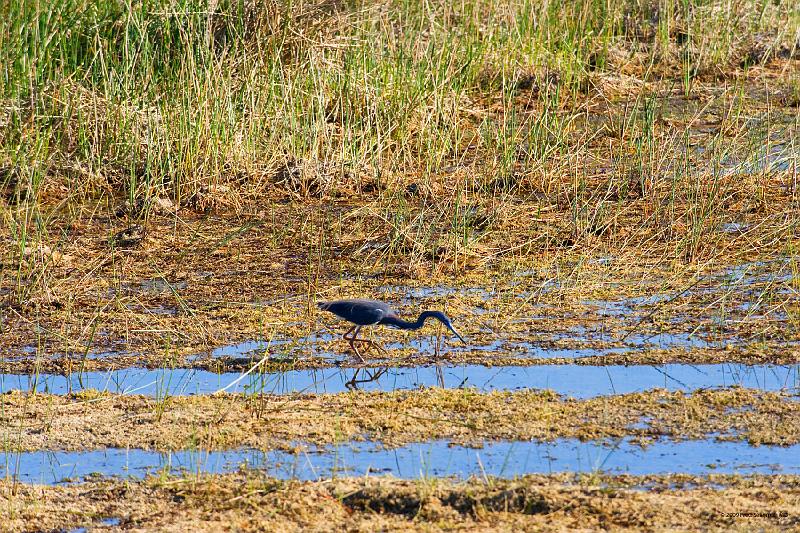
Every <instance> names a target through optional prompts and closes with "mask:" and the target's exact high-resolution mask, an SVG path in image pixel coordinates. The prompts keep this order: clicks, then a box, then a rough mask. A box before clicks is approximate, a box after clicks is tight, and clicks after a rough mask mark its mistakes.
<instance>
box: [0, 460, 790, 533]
mask: <svg viewBox="0 0 800 533" xmlns="http://www.w3.org/2000/svg"><path fill="white" fill-rule="evenodd" d="M641 486H645V487H651V488H652V489H653V490H649V491H642V490H637V488H638V487H641ZM0 498H2V499H5V500H7V504H6V505H2V506H0V520H1V521H2V523H3V524H4V525H5V526H6V527H8V528H9V529H13V530H15V531H24V532H33V531H42V530H61V529H67V528H73V527H78V526H93V527H97V526H102V521H103V520H108V519H112V520H114V519H115V520H116V524H117V526H118V527H119V528H124V529H138V530H144V531H156V530H157V531H187V530H192V531H219V530H220V529H223V528H226V527H230V526H231V525H235V527H236V528H237V529H239V530H242V531H309V530H312V531H330V529H331V528H335V529H342V530H368V531H374V530H378V529H381V530H406V529H411V530H415V529H425V530H430V531H441V530H451V529H459V530H464V529H466V530H480V531H508V530H550V531H575V530H576V529H587V528H589V529H614V530H642V529H656V530H661V529H664V530H685V531H689V530H694V531H696V530H698V529H703V530H709V531H751V530H753V529H754V528H757V529H759V530H761V531H784V530H786V529H787V528H796V527H797V526H798V525H799V524H800V482H799V481H798V477H797V476H777V477H776V476H769V477H764V476H752V477H739V476H716V475H711V476H704V477H694V476H686V475H671V476H645V477H636V476H604V475H602V474H590V475H580V476H575V475H566V474H561V475H550V476H543V475H537V476H525V477H523V478H521V479H516V480H502V479H494V478H482V479H471V480H468V481H461V482H454V481H451V480H444V479H440V480H436V479H428V480H425V479H423V480H418V481H406V480H393V479H389V478H372V479H370V478H361V479H352V478H345V479H333V480H326V481H318V482H300V481H281V480H276V479H272V478H269V477H265V476H262V475H259V474H257V473H252V472H251V473H242V474H228V475H199V476H189V477H184V478H175V477H169V476H162V477H151V478H149V479H147V480H144V481H141V482H131V481H117V480H96V481H89V482H86V483H82V484H75V485H63V486H57V487H46V486H30V485H19V484H14V483H13V482H8V481H2V482H0ZM736 513H753V514H754V516H751V517H742V516H739V517H737V516H736ZM98 529H100V530H101V528H98Z"/></svg>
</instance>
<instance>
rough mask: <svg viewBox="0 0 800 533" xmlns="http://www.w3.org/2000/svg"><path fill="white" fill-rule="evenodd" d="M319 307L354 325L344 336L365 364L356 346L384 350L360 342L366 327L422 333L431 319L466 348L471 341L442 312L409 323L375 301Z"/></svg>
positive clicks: (332, 303) (337, 302)
mask: <svg viewBox="0 0 800 533" xmlns="http://www.w3.org/2000/svg"><path fill="white" fill-rule="evenodd" d="M317 307H319V308H320V309H322V310H323V311H330V312H331V313H333V314H334V315H336V316H338V317H339V318H343V319H345V320H347V321H348V322H352V323H353V324H355V326H353V327H352V328H350V329H348V330H347V332H346V333H345V334H344V339H345V340H346V341H347V342H348V343H349V344H350V347H351V348H352V349H353V351H354V352H355V353H356V355H357V356H358V358H359V359H361V360H362V361H363V360H364V358H363V357H362V356H361V353H360V352H359V351H358V348H356V345H355V343H356V342H363V343H365V344H366V345H367V346H375V347H376V348H378V349H381V350H382V348H381V347H380V346H379V345H377V344H375V343H374V342H372V341H371V340H369V339H359V338H358V332H359V331H360V330H361V328H362V327H364V326H374V325H376V324H384V325H386V326H391V327H394V328H398V329H415V330H416V329H419V328H421V327H422V326H423V325H425V320H426V319H428V318H435V319H437V320H439V322H441V323H442V324H444V325H445V326H447V328H448V329H449V330H450V331H452V332H453V333H455V335H456V337H458V338H459V339H460V340H461V342H463V343H464V344H466V342H467V341H465V340H464V337H462V336H461V334H460V333H458V332H457V331H456V328H454V327H453V324H451V323H450V319H449V318H447V315H445V314H444V313H442V312H441V311H423V312H422V313H420V315H419V318H417V321H416V322H407V321H405V320H403V319H402V318H400V317H399V316H397V313H395V312H394V311H393V310H392V308H391V307H389V304H387V303H384V302H377V301H375V300H361V299H357V300H336V301H333V302H318V303H317Z"/></svg>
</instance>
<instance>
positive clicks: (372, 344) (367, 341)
mask: <svg viewBox="0 0 800 533" xmlns="http://www.w3.org/2000/svg"><path fill="white" fill-rule="evenodd" d="M360 329H361V326H358V327H356V328H355V332H354V333H353V335H352V337H350V339H349V340H352V342H363V343H364V344H365V345H366V346H367V349H369V348H377V349H378V351H380V352H381V353H387V352H386V349H385V348H384V347H383V346H381V345H380V344H378V343H377V342H375V341H373V340H372V339H359V338H358V332H359V330H360ZM351 346H352V345H351ZM353 349H355V348H353Z"/></svg>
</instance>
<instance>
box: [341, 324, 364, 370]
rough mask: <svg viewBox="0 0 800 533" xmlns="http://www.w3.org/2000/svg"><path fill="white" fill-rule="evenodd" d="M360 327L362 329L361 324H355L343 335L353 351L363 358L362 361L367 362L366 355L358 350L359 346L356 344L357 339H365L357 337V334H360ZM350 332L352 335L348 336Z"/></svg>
mask: <svg viewBox="0 0 800 533" xmlns="http://www.w3.org/2000/svg"><path fill="white" fill-rule="evenodd" d="M360 329H361V326H353V327H352V328H350V329H348V330H347V331H346V332H345V334H344V335H343V338H344V339H345V340H346V341H347V343H348V344H349V345H350V348H352V349H353V351H354V352H355V353H356V355H357V356H358V358H359V359H361V362H362V363H364V362H365V360H364V357H363V356H362V355H361V353H360V352H359V351H358V348H356V345H355V341H360V340H363V339H358V338H356V336H357V335H358V330H360ZM348 334H351V335H350V336H349V337H348Z"/></svg>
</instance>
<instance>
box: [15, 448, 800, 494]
mask: <svg viewBox="0 0 800 533" xmlns="http://www.w3.org/2000/svg"><path fill="white" fill-rule="evenodd" d="M243 466H244V467H250V468H257V469H259V470H262V471H264V472H265V473H267V474H269V475H271V476H275V477H278V478H284V479H304V480H306V479H323V478H329V477H331V476H332V475H347V476H362V475H376V474H377V475H380V474H391V475H393V476H395V477H399V478H408V479H416V478H420V477H426V476H437V477H440V476H455V477H459V478H466V477H469V476H484V475H486V476H500V477H514V476H520V475H524V474H533V473H553V472H593V471H601V472H605V473H610V474H623V473H624V474H633V475H646V474H666V473H672V472H682V473H687V474H696V475H701V474H708V473H739V474H749V473H778V472H780V473H784V474H798V473H800V446H792V447H785V448H782V447H771V446H759V447H752V446H749V445H747V444H746V443H741V442H716V441H714V440H700V441H683V442H656V443H655V444H653V445H651V446H648V447H647V448H644V449H643V448H641V447H639V446H637V445H635V444H631V443H628V442H625V441H621V442H619V443H617V444H616V445H608V444H601V443H597V442H580V441H578V440H575V439H561V440H558V441H555V442H550V443H540V442H492V443H486V444H485V446H484V447H483V448H480V449H475V448H466V447H463V446H451V445H450V444H449V443H448V442H447V441H433V442H428V443H419V444H412V445H409V446H404V447H401V448H397V449H393V450H386V449H382V448H381V447H380V445H378V444H375V443H348V444H342V445H339V446H336V447H332V448H330V449H327V450H318V449H317V450H315V449H308V450H305V451H301V452H299V453H289V452H259V451H253V450H237V451H226V452H220V451H214V452H206V451H184V452H172V453H159V452H153V451H145V450H125V449H107V450H99V451H88V452H43V451H37V452H24V453H3V454H2V455H0V476H4V477H5V476H12V475H13V476H15V477H16V478H17V479H19V480H20V481H22V482H26V483H47V484H52V483H61V482H65V481H75V480H80V479H82V478H84V477H85V476H88V475H97V474H100V475H104V476H123V477H134V478H141V477H143V476H145V475H147V474H155V473H159V472H169V473H224V472H232V471H236V470H238V469H239V468H241V467H243Z"/></svg>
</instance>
